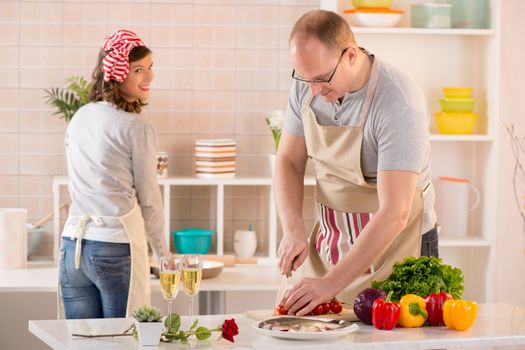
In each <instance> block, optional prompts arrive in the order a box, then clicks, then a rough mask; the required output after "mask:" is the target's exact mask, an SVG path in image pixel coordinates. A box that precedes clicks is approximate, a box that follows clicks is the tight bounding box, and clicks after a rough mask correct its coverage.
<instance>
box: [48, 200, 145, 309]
mask: <svg viewBox="0 0 525 350" xmlns="http://www.w3.org/2000/svg"><path fill="white" fill-rule="evenodd" d="M71 218H79V219H80V221H79V222H78V224H77V226H76V230H75V231H76V237H77V245H76V250H75V268H79V267H80V254H81V253H82V252H81V250H82V245H81V241H82V236H83V234H84V230H85V225H86V224H87V223H88V222H89V221H90V220H92V221H94V222H95V223H96V224H97V225H101V224H102V223H103V221H102V220H101V219H117V220H119V221H120V223H121V224H122V227H124V230H125V231H126V234H127V235H128V239H129V243H130V254H131V275H130V281H129V291H128V304H127V306H126V317H131V314H132V313H133V311H135V310H136V309H137V308H139V307H141V306H142V305H144V304H151V285H150V267H149V258H148V244H147V239H146V231H145V226H144V218H143V217H142V211H141V210H140V206H139V205H138V203H137V200H135V205H134V206H133V209H131V211H130V212H128V213H127V214H125V215H123V216H96V215H92V214H85V215H82V216H79V217H76V216H74V217H71ZM59 266H60V262H59ZM57 295H58V318H64V310H63V304H62V296H61V292H60V284H59V287H58V294H57Z"/></svg>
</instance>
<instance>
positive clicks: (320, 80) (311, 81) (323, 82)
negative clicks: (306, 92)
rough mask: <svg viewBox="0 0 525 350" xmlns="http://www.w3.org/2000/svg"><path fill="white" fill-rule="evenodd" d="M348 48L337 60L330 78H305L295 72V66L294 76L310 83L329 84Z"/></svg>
mask: <svg viewBox="0 0 525 350" xmlns="http://www.w3.org/2000/svg"><path fill="white" fill-rule="evenodd" d="M348 49H349V48H348V47H347V48H346V49H344V50H343V51H342V52H341V56H339V60H338V61H337V64H336V65H335V68H334V70H333V72H332V74H330V77H329V78H328V79H311V80H308V79H304V78H301V77H300V76H298V75H297V74H296V73H295V68H294V69H293V70H292V78H294V79H295V80H299V81H304V82H305V83H309V84H329V83H330V82H331V81H332V78H333V77H334V75H335V72H336V71H337V67H339V63H341V58H343V55H344V54H345V52H346V51H347V50H348Z"/></svg>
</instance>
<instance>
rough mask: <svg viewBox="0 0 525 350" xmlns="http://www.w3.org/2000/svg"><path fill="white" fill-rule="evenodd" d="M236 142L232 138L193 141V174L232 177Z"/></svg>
mask: <svg viewBox="0 0 525 350" xmlns="http://www.w3.org/2000/svg"><path fill="white" fill-rule="evenodd" d="M235 156H236V144H235V140H232V139H210V140H197V141H195V174H196V175H197V176H198V177H206V178H213V177H234V176H235Z"/></svg>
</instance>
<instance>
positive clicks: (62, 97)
mask: <svg viewBox="0 0 525 350" xmlns="http://www.w3.org/2000/svg"><path fill="white" fill-rule="evenodd" d="M92 85H93V84H92V83H90V82H88V81H87V80H86V79H84V78H83V77H80V76H71V77H69V78H67V79H66V86H65V87H64V88H61V87H54V88H51V89H46V90H44V92H45V93H46V96H44V98H45V99H46V103H47V104H48V105H51V106H53V107H55V108H56V112H55V113H53V114H59V115H60V117H61V118H64V119H65V120H66V122H70V121H71V119H72V118H73V115H74V114H75V113H76V111H78V109H79V108H80V107H82V106H83V105H85V104H87V103H88V102H89V91H90V90H91V86H92Z"/></svg>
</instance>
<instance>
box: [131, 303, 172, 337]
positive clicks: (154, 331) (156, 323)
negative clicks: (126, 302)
mask: <svg viewBox="0 0 525 350" xmlns="http://www.w3.org/2000/svg"><path fill="white" fill-rule="evenodd" d="M132 316H133V318H134V319H135V328H136V330H137V334H138V336H139V342H140V345H141V346H148V345H159V343H160V337H161V335H162V330H163V329H164V324H163V323H162V314H161V313H160V310H159V309H158V308H156V307H155V306H150V305H143V306H141V307H139V308H138V309H137V310H135V311H133V315H132Z"/></svg>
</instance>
